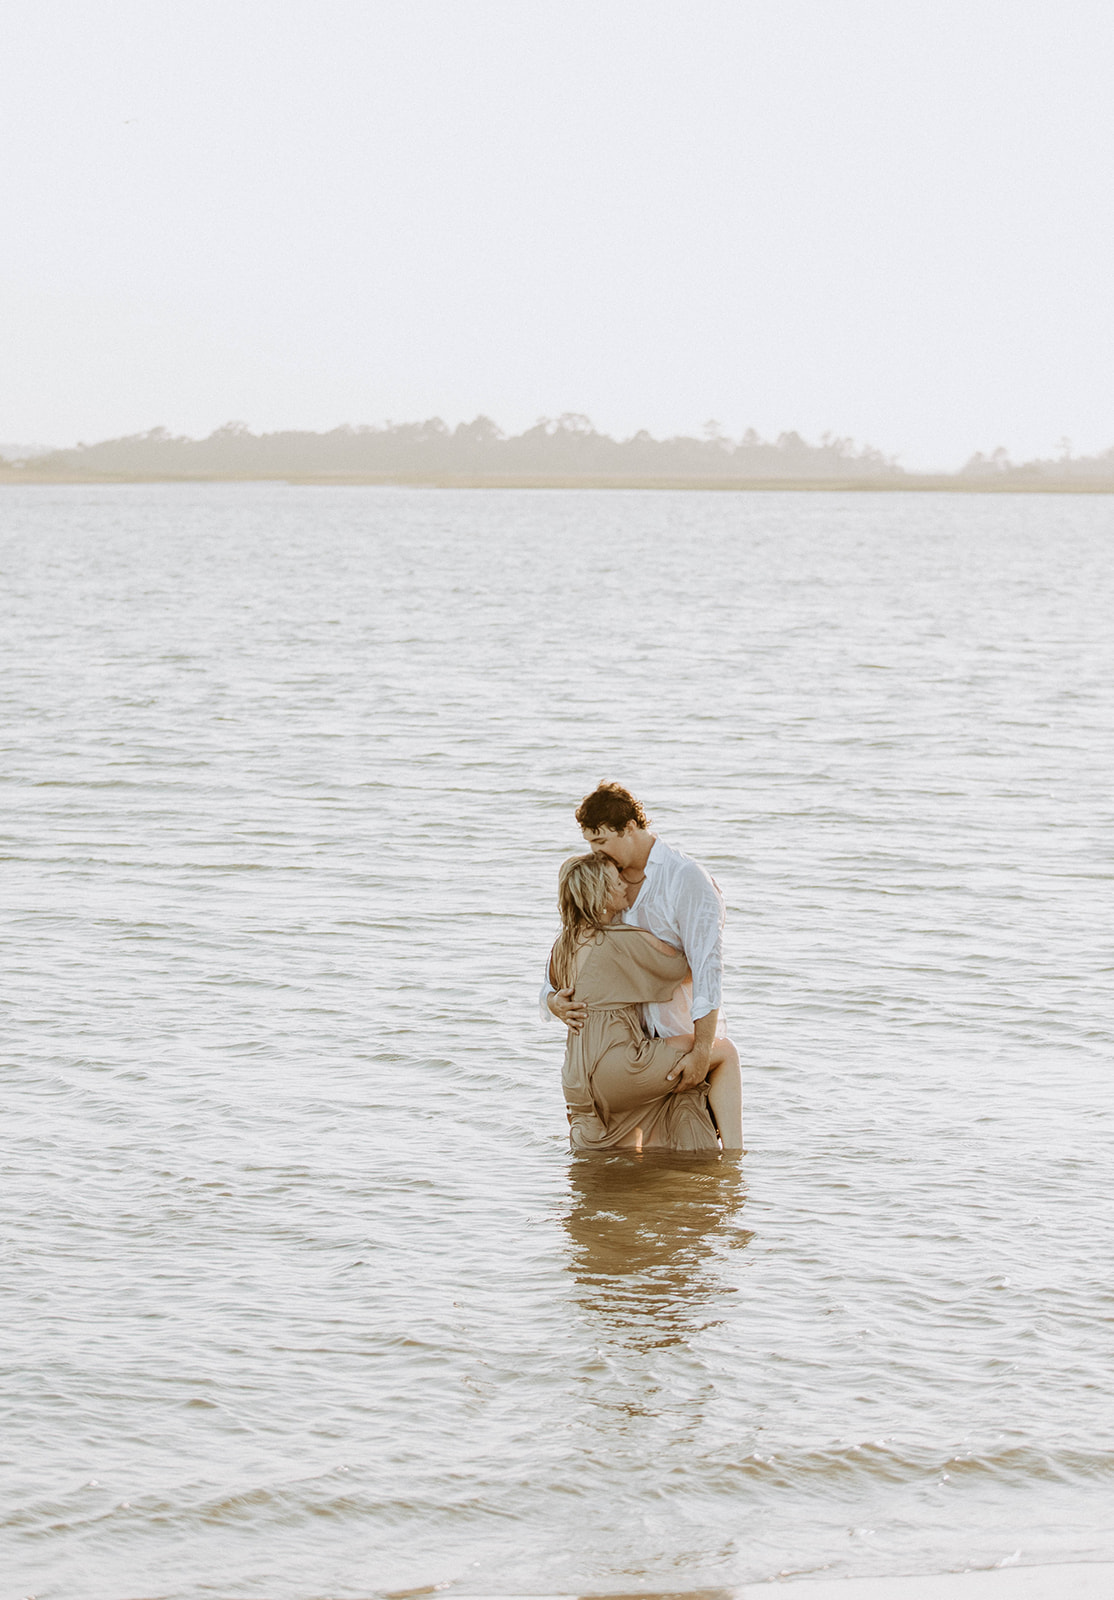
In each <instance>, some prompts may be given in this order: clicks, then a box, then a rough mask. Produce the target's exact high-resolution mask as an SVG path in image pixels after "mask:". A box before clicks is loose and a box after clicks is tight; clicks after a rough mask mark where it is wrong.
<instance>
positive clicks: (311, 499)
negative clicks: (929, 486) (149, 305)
mask: <svg viewBox="0 0 1114 1600" xmlns="http://www.w3.org/2000/svg"><path fill="white" fill-rule="evenodd" d="M0 510H2V514H3V527H4V533H3V541H2V550H3V566H4V573H5V582H6V587H7V590H8V598H7V603H6V607H5V616H6V626H5V629H4V636H3V640H2V642H0V651H2V653H3V674H2V678H0V695H2V709H3V727H4V742H5V761H4V771H3V783H2V784H0V799H2V804H3V831H4V835H5V839H6V841H7V842H6V844H5V846H4V855H5V858H6V859H5V861H4V878H5V905H6V908H7V930H6V942H7V951H6V966H7V972H8V980H7V983H6V985H5V1012H6V1025H5V1032H6V1044H5V1053H4V1075H5V1087H6V1090H7V1093H6V1097H5V1106H6V1118H5V1131H6V1135H7V1137H6V1140H5V1153H4V1156H3V1187H4V1194H5V1200H6V1205H5V1207H4V1227H3V1235H2V1240H0V1243H2V1249H3V1255H2V1280H3V1287H4V1304H5V1327H6V1332H5V1340H4V1342H5V1345H6V1349H7V1357H6V1360H7V1368H8V1377H7V1382H6V1383H5V1386H4V1401H3V1405H4V1411H5V1416H4V1426H3V1430H2V1437H3V1440H4V1445H3V1467H2V1494H3V1500H2V1507H0V1526H2V1527H3V1530H4V1535H5V1543H6V1545H7V1547H8V1549H9V1552H10V1555H9V1567H10V1569H11V1570H13V1571H15V1572H17V1573H18V1582H17V1584H16V1585H15V1586H14V1587H13V1586H11V1585H10V1584H9V1587H10V1589H11V1592H12V1593H13V1594H21V1595H22V1594H35V1595H37V1596H39V1597H42V1600H47V1597H54V1596H57V1597H59V1600H61V1597H63V1596H64V1597H65V1600H120V1597H126V1596H137V1595H140V1594H142V1595H149V1596H156V1595H157V1596H161V1597H165V1600H187V1597H188V1600H195V1597H200V1596H205V1595H222V1596H228V1597H233V1596H243V1597H248V1596H252V1597H259V1596H264V1595H266V1596H268V1597H271V1600H308V1597H310V1596H313V1595H318V1596H319V1595H324V1594H329V1595H332V1596H336V1597H350V1600H351V1597H356V1596H367V1595H369V1594H371V1593H374V1592H377V1591H382V1590H394V1589H402V1588H407V1587H416V1586H420V1585H424V1584H446V1585H449V1586H450V1587H451V1588H455V1589H456V1590H457V1591H459V1592H467V1591H473V1592H478V1591H481V1590H484V1591H486V1592H497V1591H499V1590H502V1591H504V1592H520V1593H521V1592H549V1593H554V1592H573V1591H576V1590H595V1591H601V1590H607V1589H611V1590H616V1591H627V1592H629V1591H631V1590H637V1589H640V1588H641V1589H647V1590H663V1589H675V1590H676V1589H682V1588H684V1589H693V1588H698V1587H711V1586H716V1585H720V1586H723V1585H728V1586H729V1585H731V1584H737V1583H739V1582H742V1581H744V1580H754V1579H759V1578H764V1577H770V1576H773V1575H775V1574H777V1573H778V1572H780V1571H796V1572H813V1573H819V1572H825V1573H829V1574H832V1575H838V1574H840V1573H870V1572H887V1571H906V1572H907V1571H910V1570H913V1569H917V1568H919V1569H921V1570H926V1571H927V1570H935V1569H939V1568H944V1567H952V1566H959V1565H963V1564H965V1563H972V1564H986V1565H990V1564H993V1563H995V1562H997V1561H999V1560H1003V1559H1006V1558H1008V1557H1013V1556H1014V1555H1015V1554H1016V1552H1017V1551H1018V1550H1021V1551H1022V1552H1023V1559H1024V1560H1026V1561H1035V1560H1039V1559H1041V1558H1056V1559H1069V1558H1093V1557H1100V1556H1105V1557H1108V1558H1109V1557H1112V1556H1114V1518H1112V1515H1111V1512H1110V1509H1109V1508H1110V1505H1111V1487H1112V1479H1114V1451H1112V1449H1111V1439H1112V1438H1114V1398H1112V1386H1111V1384H1110V1356H1111V1316H1112V1312H1114V1291H1112V1290H1111V1288H1110V1277H1109V1263H1110V1260H1111V1245H1112V1238H1111V1234H1112V1228H1111V1221H1112V1203H1111V1185H1110V1178H1109V1174H1110V1171H1111V1168H1112V1158H1114V1121H1112V1111H1114V1088H1112V1084H1111V1074H1110V1070H1109V1067H1110V1058H1111V1045H1112V1037H1111V1036H1112V1026H1111V1007H1110V971H1111V957H1110V909H1111V875H1112V874H1111V860H1110V839H1111V821H1112V810H1114V806H1112V801H1111V776H1112V774H1111V758H1110V752H1111V748H1112V731H1114V730H1112V727H1111V723H1112V713H1111V695H1110V683H1111V681H1112V679H1114V630H1111V627H1110V617H1111V616H1112V615H1114V578H1112V576H1111V544H1112V539H1114V503H1112V502H1111V501H1110V500H1108V499H1106V498H1103V497H1094V498H1090V497H1088V498H1084V497H1053V496H1047V497H1046V496H1033V497H1000V498H999V497H995V498H986V497H958V496H954V497H953V496H912V495H908V496H903V495H889V494H878V495H865V494H864V495H858V496H856V495H844V496H840V495H826V494H800V495H796V494H783V495H764V494H752V495H716V494H696V493H693V494H687V495H686V494H664V493H663V494H651V493H646V494H642V493H610V494H609V493H579V494H578V493H558V492H533V493H530V492H521V493H520V492H502V493H484V492H471V493H463V492H461V493H458V492H447V491H443V492H438V491H418V490H414V491H408V490H371V489H297V488H288V487H285V486H254V485H252V486H244V485H227V486H161V487H136V486H126V487H101V488H92V489H89V488H58V489H54V488H34V489H20V490H13V489H8V490H6V491H5V494H4V498H3V502H2V507H0ZM601 776H618V777H620V778H622V779H624V780H625V781H628V782H629V783H630V784H631V786H632V787H633V788H634V789H635V790H636V792H639V793H640V794H642V795H643V797H644V798H645V799H646V800H647V802H648V803H649V805H650V807H651V810H652V811H653V812H654V814H655V817H656V820H657V823H658V825H659V827H660V829H661V831H662V833H663V834H664V835H665V836H666V837H668V838H670V839H671V840H673V841H674V842H676V843H679V844H681V845H683V846H684V847H686V848H688V849H689V850H690V851H691V852H692V853H693V854H695V855H697V856H698V857H700V858H701V859H702V860H704V861H705V862H706V863H707V864H708V865H709V866H710V867H711V869H712V870H713V871H714V872H715V874H716V876H717V878H718V879H719V881H720V883H721V886H722V887H723V889H724V892H725V895H726V898H727V901H728V905H729V914H730V943H729V959H728V975H727V1008H728V1013H729V1017H730V1020H731V1026H732V1032H733V1035H734V1037H735V1038H736V1039H737V1040H738V1042H739V1044H740V1046H741V1049H742V1052H743V1057H744V1062H745V1064H746V1065H745V1074H746V1078H745V1086H746V1096H747V1143H748V1147H749V1150H748V1154H747V1156H746V1157H745V1158H744V1160H743V1162H742V1164H741V1166H737V1165H735V1164H732V1163H707V1162H700V1161H695V1162H693V1161H688V1162H686V1161H679V1160H677V1159H673V1160H670V1159H669V1158H665V1157H660V1158H658V1159H656V1160H650V1159H647V1160H645V1161H643V1162H636V1161H634V1160H633V1159H631V1158H628V1157H622V1156H619V1157H612V1158H610V1159H606V1160H602V1161H588V1162H582V1161H577V1162H570V1160H569V1157H568V1155H567V1153H566V1150H565V1135H564V1113H563V1105H562V1101H561V1094H560V1086H559V1061H560V1053H561V1043H560V1039H559V1036H558V1030H557V1029H556V1027H554V1028H553V1029H552V1030H551V1031H547V1030H546V1029H544V1028H543V1027H542V1026H541V1025H540V1024H539V1023H538V1022H537V1021H536V1019H535V1012H534V999H535V994H536V989H537V983H538V978H539V969H540V965H541V961H542V959H543V956H544V953H545V951H546V949H547V948H548V944H549V941H550V939H551V937H552V933H553V914H552V910H551V907H552V899H553V886H554V876H555V869H556V866H557V863H558V862H559V861H560V859H561V858H562V856H563V855H564V854H565V853H567V852H568V851H569V849H571V848H573V847H575V846H576V844H577V843H578V839H577V835H576V833H575V830H574V827H573V824H572V818H571V807H572V805H573V804H574V803H575V801H576V800H577V799H578V798H579V796H580V795H581V794H582V793H583V792H584V791H585V790H586V789H587V788H589V787H591V785H592V784H593V783H594V782H595V781H596V780H597V779H598V778H599V777H601Z"/></svg>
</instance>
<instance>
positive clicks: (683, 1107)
mask: <svg viewBox="0 0 1114 1600" xmlns="http://www.w3.org/2000/svg"><path fill="white" fill-rule="evenodd" d="M576 820H577V822H578V823H579V824H580V830H581V832H582V833H583V835H584V838H585V840H586V842H587V843H588V845H589V846H590V847H591V854H590V855H582V856H573V857H571V858H570V859H569V860H568V861H566V862H565V863H564V865H563V866H562V867H561V871H560V875H559V879H558V889H557V903H558V907H559V909H560V913H561V932H560V934H559V935H558V938H557V942H556V944H554V946H553V950H552V952H551V954H550V958H549V966H548V968H547V971H546V981H545V983H544V984H543V987H542V1002H543V1005H544V1006H545V1008H546V1010H547V1011H548V1012H550V1013H552V1015H553V1016H555V1017H557V1018H558V1020H559V1021H561V1022H563V1023H564V1024H565V1026H566V1028H567V1029H568V1040H567V1044H566V1048H565V1061H564V1067H563V1070H562V1075H561V1081H562V1085H563V1088H564V1091H565V1102H566V1105H567V1108H568V1115H569V1129H570V1139H571V1143H572V1148H573V1149H574V1150H615V1149H627V1150H636V1151H641V1150H648V1149H657V1150H686V1151H714V1150H719V1149H720V1148H722V1149H724V1150H725V1151H738V1150H740V1149H741V1148H742V1142H743V1135H742V1092H741V1088H740V1077H739V1054H738V1051H737V1050H736V1049H735V1046H734V1045H733V1044H732V1043H731V1041H730V1039H728V1038H726V1037H725V1035H724V1031H723V1027H722V1025H721V1023H720V999H721V988H722V978H723V897H722V896H721V894H720V892H719V889H718V888H717V887H716V884H715V882H714V881H713V879H712V878H711V877H709V875H708V873H706V872H705V871H704V869H703V867H701V866H699V865H698V864H697V863H696V862H695V861H693V860H692V859H691V857H689V856H686V855H684V854H683V853H682V852H681V851H680V850H675V849H673V848H672V847H671V846H670V845H667V844H666V843H665V842H664V841H663V840H661V839H658V838H656V837H655V835H654V834H652V833H651V832H650V831H649V823H648V820H647V817H646V813H645V811H644V810H643V808H642V806H641V804H640V803H639V802H638V801H637V800H636V799H635V798H634V796H633V795H632V794H631V793H630V792H629V791H628V790H626V789H624V788H622V787H621V786H620V785H619V784H617V783H601V784H600V785H599V787H598V788H596V789H594V790H593V791H592V793H591V794H590V795H588V796H586V798H585V799H584V800H582V801H581V803H580V805H579V806H578V807H577V810H576Z"/></svg>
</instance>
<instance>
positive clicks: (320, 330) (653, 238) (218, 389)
mask: <svg viewBox="0 0 1114 1600" xmlns="http://www.w3.org/2000/svg"><path fill="white" fill-rule="evenodd" d="M3 32H4V47H3V52H2V54H0V137H2V139H3V144H4V149H5V152H6V159H5V162H4V170H3V173H2V174H0V205H2V207H3V213H4V216H5V218H6V227H5V229H4V239H3V245H2V250H0V297H2V325H0V439H3V440H12V441H21V442H32V441H34V442H43V443H51V444H68V443H72V442H74V441H75V440H76V439H79V438H81V439H97V438H103V437H105V436H107V435H111V434H119V433H127V432H132V431H135V430H138V429H142V428H148V427H151V426H152V425H154V424H156V423H164V424H166V425H168V426H169V427H170V428H171V429H173V430H180V431H182V432H187V433H192V434H202V433H206V432H208V430H210V429H211V428H213V427H214V426H216V425H218V424H219V423H221V422H223V421H224V420H226V419H228V418H232V417H236V418H243V419H245V420H247V421H249V422H250V423H251V424H252V425H253V426H255V427H256V428H261V429H269V428H279V427H289V428H315V429H316V428H328V427H332V426H334V425H335V424H337V423H339V422H345V421H348V422H364V421H374V420H379V419H382V418H388V417H394V418H408V417H422V416H428V415H431V414H433V413H438V414H440V415H441V416H444V417H446V418H447V419H449V421H450V422H455V421H457V420H459V419H461V418H465V417H471V416H474V415H475V414H477V413H479V412H484V413H487V414H489V415H491V416H494V417H495V418H496V419H497V420H498V421H499V422H500V423H501V424H502V425H503V426H504V427H505V428H507V429H520V428H523V427H526V426H528V425H529V424H530V423H531V422H532V421H533V420H534V419H535V418H536V417H537V416H538V415H539V414H540V413H547V414H553V415H555V414H558V413H561V412H564V411H576V412H584V413H587V414H588V415H590V416H591V417H592V419H593V420H594V421H595V423H596V424H597V425H598V426H599V427H600V428H602V429H605V430H607V431H609V432H611V433H614V434H617V435H618V434H623V433H628V432H633V431H634V430H635V429H637V428H641V427H646V428H649V429H651V430H652V431H653V432H655V433H659V434H661V433H672V432H675V431H681V430H694V429H695V430H698V429H699V428H700V427H701V425H702V424H703V423H704V421H705V420H706V419H709V418H715V419H716V420H717V421H718V422H719V423H720V424H721V425H722V426H723V427H724V428H725V429H726V430H727V431H729V432H730V433H732V434H741V433H742V431H743V429H744V428H746V427H748V426H753V427H755V428H757V429H758V430H759V431H760V432H761V433H763V434H764V435H767V436H771V437H772V436H776V435H777V434H778V433H779V432H780V431H781V430H782V429H786V428H793V429H798V430H800V431H801V432H802V433H804V434H806V435H807V436H810V437H813V436H818V435H819V434H820V433H822V432H823V431H824V430H825V429H833V430H836V431H838V432H839V433H841V434H851V435H854V436H855V437H857V438H859V439H864V440H869V441H870V442H871V443H873V444H874V445H876V446H878V447H879V448H880V449H882V450H884V451H886V452H896V453H898V454H900V457H901V460H902V462H903V463H904V464H905V465H906V466H915V467H934V466H941V467H953V466H956V465H958V464H959V463H960V462H961V461H962V460H963V459H965V458H966V456H967V455H968V454H969V453H970V452H971V450H973V449H976V448H978V449H990V448H993V446H995V445H996V444H1005V445H1006V446H1007V447H1008V448H1009V449H1010V450H1011V451H1012V452H1013V453H1014V454H1016V455H1018V456H1027V455H1035V454H1040V455H1047V454H1049V453H1052V452H1054V451H1055V450H1056V449H1057V448H1058V442H1059V440H1060V439H1061V438H1062V437H1063V436H1067V437H1068V438H1070V439H1071V441H1072V445H1073V447H1074V449H1075V450H1076V451H1082V452H1088V451H1095V450H1100V449H1103V448H1105V447H1106V446H1108V445H1109V444H1111V442H1114V390H1112V386H1111V383H1110V372H1111V370H1112V367H1114V307H1112V296H1111V291H1110V285H1111V283H1114V207H1112V204H1111V189H1112V181H1111V180H1112V148H1114V139H1112V135H1114V96H1112V94H1111V92H1110V85H1111V82H1112V81H1114V8H1112V7H1111V6H1110V5H1109V3H1103V0H1068V3H1064V0H1057V3H1055V4H1053V3H1051V0H1048V3H1046V0H1039V3H1028V4H1025V3H1018V0H1010V3H1005V0H1001V3H999V0H950V3H949V0H899V3H898V4H894V0H756V3H755V0H730V3H717V0H701V3H698V4H696V5H695V6H692V5H684V6H682V5H681V4H679V3H677V0H673V3H668V4H662V3H655V0H637V3H629V0H608V3H607V4H605V5H601V4H600V3H599V0H591V3H584V0H559V3H548V0H529V3H523V0H463V3H460V0H456V3H450V0H434V3H430V0H405V3H402V0H381V3H376V0H314V3H313V4H309V3H292V0H266V3H262V0H219V3H208V0H174V3H173V4H169V3H165V0H163V3H158V0H156V3H152V0H142V3H140V0H113V3H112V4H111V5H108V6H89V5H88V4H85V3H82V4H77V3H68V0H8V3H7V4H6V5H5V6H4V11H3Z"/></svg>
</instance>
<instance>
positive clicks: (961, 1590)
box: [733, 1561, 1114, 1600]
mask: <svg viewBox="0 0 1114 1600" xmlns="http://www.w3.org/2000/svg"><path fill="white" fill-rule="evenodd" d="M782 1592H788V1593H789V1594H790V1595H793V1596H794V1597H795V1600H1114V1563H1111V1562H1106V1561H1095V1562H1072V1563H1070V1564H1068V1565H1065V1566H1054V1567H999V1568H996V1569H995V1570H994V1571H992V1572H946V1573H940V1574H938V1575H935V1576H932V1577H927V1578H924V1577H921V1578H830V1579H829V1578H816V1579H814V1578H798V1579H795V1580H792V1581H783V1582H780V1583H750V1584H746V1585H745V1586H744V1587H743V1588H742V1589H738V1590H736V1591H735V1595H734V1597H733V1600H772V1596H773V1595H774V1594H777V1593H782Z"/></svg>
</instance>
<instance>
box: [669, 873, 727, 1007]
mask: <svg viewBox="0 0 1114 1600" xmlns="http://www.w3.org/2000/svg"><path fill="white" fill-rule="evenodd" d="M678 890H679V892H678V895H677V929H678V932H679V933H680V935H681V944H682V946H683V948H684V952H685V955H686V957H687V958H688V964H689V966H690V967H691V968H692V1020H693V1021H694V1022H695V1021H696V1020H697V1018H698V1017H704V1016H707V1014H708V1012H709V1011H718V1010H719V1009H720V1007H721V1006H722V1004H723V920H724V919H723V896H722V895H721V894H720V892H719V890H718V889H717V888H716V886H715V884H714V883H713V882H712V880H711V878H710V877H709V876H708V874H707V873H706V872H705V871H704V870H703V868H702V867H698V866H697V865H696V863H695V862H693V863H692V864H691V865H690V866H689V867H688V869H687V870H686V872H685V874H684V876H683V878H682V879H681V882H680V884H679V885H678Z"/></svg>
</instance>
